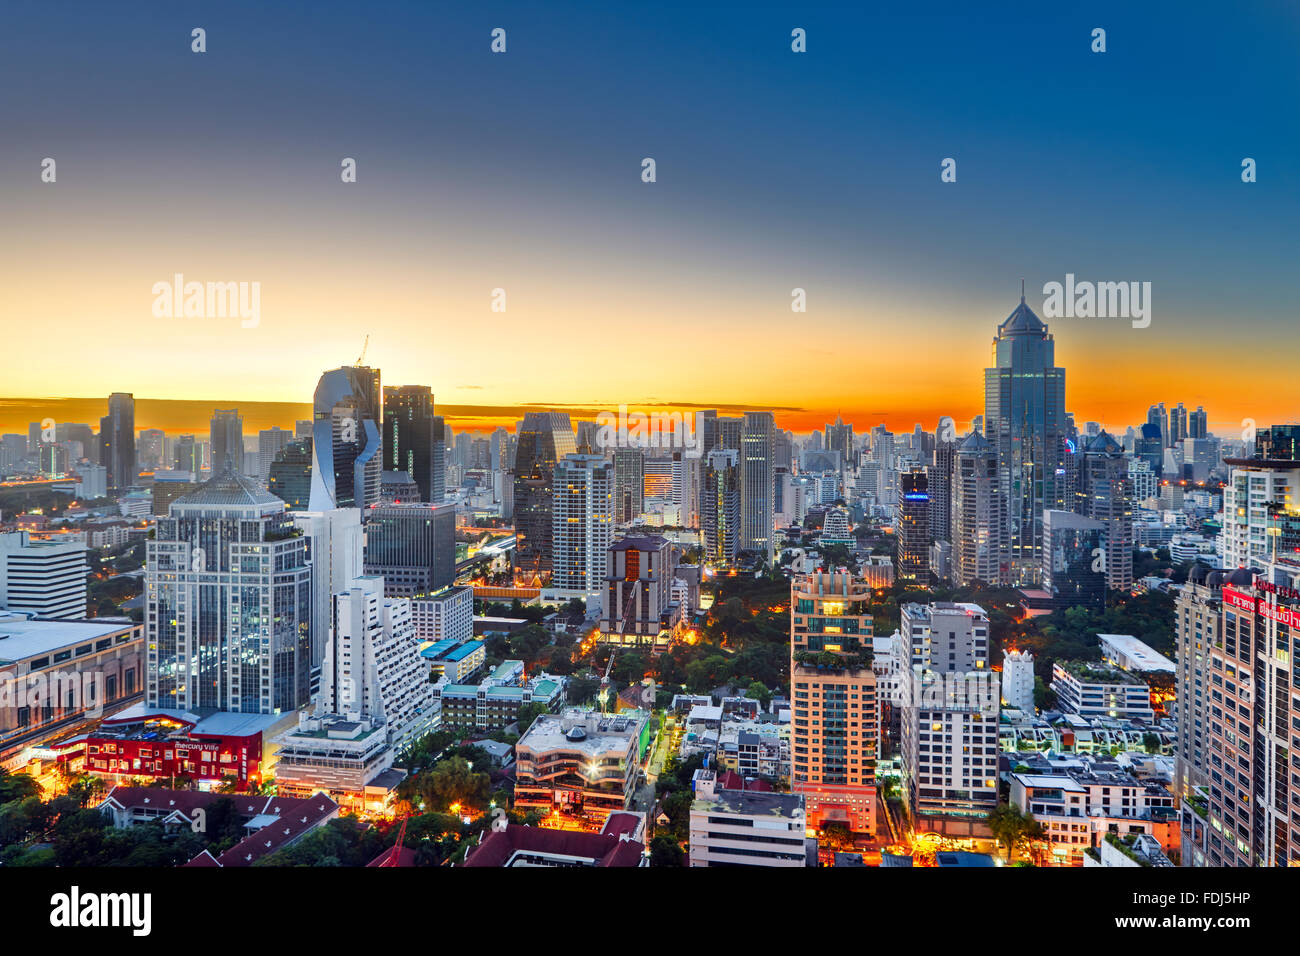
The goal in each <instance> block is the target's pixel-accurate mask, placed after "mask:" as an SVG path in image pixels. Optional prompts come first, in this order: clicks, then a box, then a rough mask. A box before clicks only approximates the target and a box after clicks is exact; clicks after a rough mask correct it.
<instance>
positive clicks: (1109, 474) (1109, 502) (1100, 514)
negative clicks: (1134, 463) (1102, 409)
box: [1075, 431, 1133, 591]
mask: <svg viewBox="0 0 1300 956" xmlns="http://www.w3.org/2000/svg"><path fill="white" fill-rule="evenodd" d="M1075 511H1077V512H1078V513H1079V514H1082V515H1087V516H1088V517H1089V518H1093V519H1095V520H1097V521H1100V522H1101V523H1102V524H1104V525H1105V526H1106V562H1105V570H1106V587H1108V588H1110V589H1112V590H1120V591H1128V589H1129V588H1130V587H1132V585H1133V487H1132V483H1131V482H1130V481H1129V478H1128V459H1127V458H1126V457H1124V450H1123V449H1122V448H1120V446H1119V442H1117V441H1115V439H1114V438H1112V437H1111V436H1110V435H1108V434H1106V432H1104V431H1103V432H1102V433H1101V434H1100V435H1098V436H1097V437H1096V438H1093V439H1091V440H1089V442H1088V444H1087V445H1086V446H1085V448H1084V453H1083V456H1082V463H1081V466H1080V469H1079V490H1078V505H1077V506H1076V508H1075Z"/></svg>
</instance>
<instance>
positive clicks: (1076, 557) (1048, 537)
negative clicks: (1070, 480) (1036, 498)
mask: <svg viewBox="0 0 1300 956" xmlns="http://www.w3.org/2000/svg"><path fill="white" fill-rule="evenodd" d="M1107 530H1108V528H1107V525H1106V524H1105V523H1104V522H1101V521H1097V520H1095V519H1093V518H1088V517H1085V516H1083V515H1080V514H1075V513H1074V512H1072V511H1057V510H1055V509H1051V508H1049V509H1048V510H1047V511H1045V512H1043V573H1042V585H1043V589H1044V590H1045V591H1047V592H1048V593H1049V594H1051V595H1052V598H1053V600H1054V602H1055V605H1056V606H1057V607H1067V608H1068V607H1086V608H1090V609H1092V610H1094V611H1102V610H1104V609H1105V607H1106V570H1105V564H1104V562H1105V554H1106V551H1107Z"/></svg>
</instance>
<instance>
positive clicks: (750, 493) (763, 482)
mask: <svg viewBox="0 0 1300 956" xmlns="http://www.w3.org/2000/svg"><path fill="white" fill-rule="evenodd" d="M775 483H776V420H775V419H774V418H773V417H772V413H771V412H745V418H744V422H743V424H742V426H741V431H740V542H739V543H740V548H741V550H743V551H755V552H758V554H759V555H760V556H761V557H762V558H763V560H765V561H767V562H769V563H770V562H771V560H772V556H773V552H774V547H775V541H774V540H773V537H774V532H773V529H774V527H775V522H776V512H775V510H774V509H773V504H774V498H775V496H776V484H775Z"/></svg>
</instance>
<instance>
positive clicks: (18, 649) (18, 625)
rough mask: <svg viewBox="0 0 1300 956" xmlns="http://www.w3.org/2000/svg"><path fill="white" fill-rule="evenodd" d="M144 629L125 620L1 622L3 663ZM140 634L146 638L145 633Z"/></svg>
mask: <svg viewBox="0 0 1300 956" xmlns="http://www.w3.org/2000/svg"><path fill="white" fill-rule="evenodd" d="M141 627H142V626H141V625H139V624H131V623H127V622H124V621H24V620H0V664H10V663H13V662H14V661H21V660H26V659H27V658H29V657H36V656H38V655H41V654H51V653H54V652H55V651H59V650H63V649H64V648H68V647H72V646H74V645H77V644H84V643H86V642H87V641H98V640H99V639H100V638H104V637H110V636H112V635H114V634H129V633H130V632H131V631H132V630H133V629H136V628H141ZM139 633H140V634H141V635H143V633H144V631H143V630H142V629H141V630H140V632H139Z"/></svg>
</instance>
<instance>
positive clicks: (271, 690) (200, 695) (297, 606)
mask: <svg viewBox="0 0 1300 956" xmlns="http://www.w3.org/2000/svg"><path fill="white" fill-rule="evenodd" d="M145 598H146V602H147V603H146V608H145V643H146V645H147V646H148V648H149V651H148V654H149V661H148V667H149V670H148V681H147V685H146V691H145V700H146V703H147V704H148V706H150V707H167V708H175V709H177V710H190V711H192V710H198V709H199V708H207V707H211V708H216V709H217V710H231V711H238V712H241V713H249V714H275V713H283V712H287V711H290V710H294V709H296V708H298V707H301V706H303V705H304V704H306V703H307V701H308V699H309V697H310V691H311V686H310V670H311V568H310V567H309V566H308V564H307V542H306V539H305V538H304V537H303V536H302V535H300V534H297V533H295V530H294V527H293V524H292V522H291V521H290V518H289V514H288V512H287V511H286V510H285V506H284V502H283V501H281V500H280V499H279V498H277V497H275V496H274V495H272V494H271V493H270V492H268V491H266V490H264V489H263V488H261V487H259V486H258V484H257V483H256V482H255V481H253V480H252V479H251V478H247V477H245V476H243V475H240V474H237V473H236V472H235V471H233V470H232V469H229V468H227V469H223V470H222V471H220V472H218V474H217V475H216V476H214V477H213V478H211V479H209V480H208V481H206V482H204V483H203V484H202V485H201V486H200V487H199V488H198V489H197V490H196V491H194V492H192V493H191V494H188V495H185V496H184V497H181V498H178V499H177V500H176V501H173V502H172V504H171V508H170V509H169V511H168V514H167V517H165V518H159V519H158V523H157V532H156V536H155V538H154V540H151V541H149V542H148V551H147V560H146V565H145Z"/></svg>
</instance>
